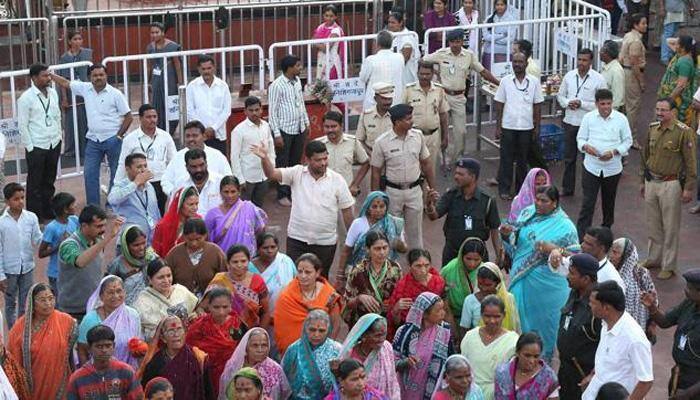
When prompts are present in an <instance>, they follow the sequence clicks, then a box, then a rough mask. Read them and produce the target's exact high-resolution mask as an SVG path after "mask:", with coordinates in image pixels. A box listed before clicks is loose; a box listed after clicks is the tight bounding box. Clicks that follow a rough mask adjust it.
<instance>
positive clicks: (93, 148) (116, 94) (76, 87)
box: [51, 64, 133, 206]
mask: <svg viewBox="0 0 700 400" xmlns="http://www.w3.org/2000/svg"><path fill="white" fill-rule="evenodd" d="M88 75H90V82H81V81H68V80H67V79H65V78H63V77H61V76H58V75H56V74H51V77H52V78H53V80H54V81H55V82H56V83H57V84H58V85H60V86H61V87H64V88H66V89H70V90H72V91H73V94H75V95H76V96H83V98H84V99H85V112H86V114H87V121H88V133H87V135H86V138H87V144H86V145H85V164H84V169H85V171H84V176H85V194H86V202H87V204H94V205H97V206H99V205H100V165H101V164H102V160H103V159H104V158H105V156H106V157H107V161H108V163H109V172H110V174H109V189H111V188H112V183H113V182H114V176H115V174H116V173H117V166H118V164H119V154H120V153H121V149H122V139H123V138H124V134H125V133H126V130H127V129H129V126H130V125H131V121H132V119H133V118H132V117H131V110H130V109H129V103H128V102H127V100H126V97H124V94H122V92H120V91H119V90H117V89H116V88H114V87H113V86H112V85H110V84H108V83H107V69H106V68H105V66H104V65H101V64H93V65H91V66H90V67H89V68H88Z"/></svg>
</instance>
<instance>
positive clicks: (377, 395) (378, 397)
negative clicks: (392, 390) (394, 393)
mask: <svg viewBox="0 0 700 400" xmlns="http://www.w3.org/2000/svg"><path fill="white" fill-rule="evenodd" d="M319 398H320V397H319ZM342 399H343V393H342V392H341V391H340V389H334V390H333V392H332V393H329V394H328V396H326V397H325V398H324V399H323V400H342ZM362 400H389V397H387V396H386V395H385V394H384V393H382V392H380V391H379V390H377V389H375V388H373V387H371V386H366V387H365V389H364V390H363V392H362Z"/></svg>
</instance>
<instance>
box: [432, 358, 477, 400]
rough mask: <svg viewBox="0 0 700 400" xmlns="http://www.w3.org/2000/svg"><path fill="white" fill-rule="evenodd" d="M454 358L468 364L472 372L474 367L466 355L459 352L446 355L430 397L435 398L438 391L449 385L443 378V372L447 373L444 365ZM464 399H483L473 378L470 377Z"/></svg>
mask: <svg viewBox="0 0 700 400" xmlns="http://www.w3.org/2000/svg"><path fill="white" fill-rule="evenodd" d="M455 358H459V359H461V360H462V361H464V362H465V363H466V364H467V365H468V366H469V370H470V371H472V374H473V373H474V368H472V364H471V363H470V362H469V360H468V359H467V357H465V356H463V355H461V354H453V355H451V356H449V357H447V360H445V363H444V364H443V365H442V370H441V371H440V375H439V376H438V381H437V382H438V383H437V385H435V391H433V394H432V397H431V399H435V398H437V396H438V392H440V391H442V390H446V389H447V388H448V387H449V385H448V383H447V380H446V379H445V374H446V373H447V371H446V370H445V369H446V368H445V366H446V365H447V362H448V361H450V360H452V359H455ZM464 400H484V393H483V392H482V391H481V388H480V387H479V385H477V384H476V381H475V380H474V379H472V384H471V385H469V391H468V392H467V395H466V396H465V397H464Z"/></svg>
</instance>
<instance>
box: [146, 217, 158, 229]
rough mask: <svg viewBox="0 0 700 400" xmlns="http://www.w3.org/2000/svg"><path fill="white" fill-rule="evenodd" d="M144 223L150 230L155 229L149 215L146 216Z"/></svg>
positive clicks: (154, 224)
mask: <svg viewBox="0 0 700 400" xmlns="http://www.w3.org/2000/svg"><path fill="white" fill-rule="evenodd" d="M146 222H147V223H148V227H149V228H151V229H155V228H156V221H154V220H153V217H151V215H150V214H146Z"/></svg>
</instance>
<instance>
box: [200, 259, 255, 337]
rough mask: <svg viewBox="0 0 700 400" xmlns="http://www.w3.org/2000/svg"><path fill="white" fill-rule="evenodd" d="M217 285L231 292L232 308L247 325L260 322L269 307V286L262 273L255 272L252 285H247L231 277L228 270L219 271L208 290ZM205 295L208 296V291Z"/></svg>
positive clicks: (251, 281) (251, 280)
mask: <svg viewBox="0 0 700 400" xmlns="http://www.w3.org/2000/svg"><path fill="white" fill-rule="evenodd" d="M217 286H218V287H223V288H226V289H228V290H229V291H230V292H231V309H232V311H233V312H235V313H236V314H237V315H238V316H239V317H240V319H241V321H242V322H243V323H244V324H245V325H246V326H251V327H252V326H257V325H259V324H260V316H261V315H263V314H264V313H265V312H266V311H267V308H268V307H269V304H268V293H267V286H265V281H264V280H263V278H262V277H261V276H260V274H253V276H252V277H251V279H250V286H246V285H244V284H243V283H241V282H236V281H234V280H233V279H231V277H230V276H229V274H228V272H219V273H218V274H216V275H214V279H212V280H211V282H210V283H209V287H208V288H207V291H209V290H211V289H212V288H213V287H217ZM204 296H205V297H206V293H205V295H204Z"/></svg>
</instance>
